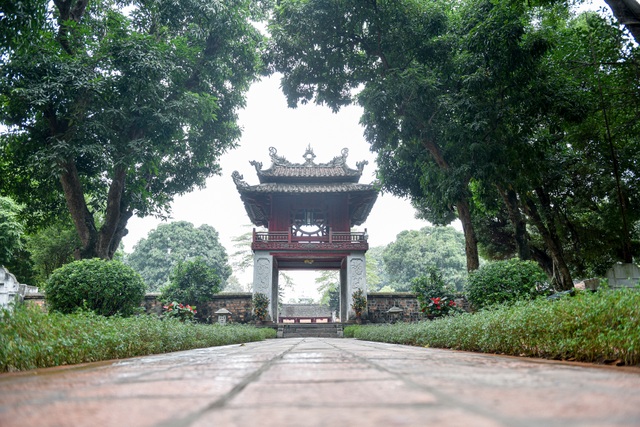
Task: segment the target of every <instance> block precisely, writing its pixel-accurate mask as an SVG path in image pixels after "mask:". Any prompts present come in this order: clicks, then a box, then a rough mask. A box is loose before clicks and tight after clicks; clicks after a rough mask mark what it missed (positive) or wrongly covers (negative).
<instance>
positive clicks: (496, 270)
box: [465, 258, 548, 310]
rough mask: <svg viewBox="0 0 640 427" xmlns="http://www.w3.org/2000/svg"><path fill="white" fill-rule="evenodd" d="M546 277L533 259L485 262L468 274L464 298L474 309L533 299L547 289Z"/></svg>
mask: <svg viewBox="0 0 640 427" xmlns="http://www.w3.org/2000/svg"><path fill="white" fill-rule="evenodd" d="M546 281H547V276H546V274H545V273H544V271H542V269H541V268H540V266H538V264H536V263H535V262H533V261H521V260H519V259H517V258H514V259H510V260H506V261H493V262H489V263H486V264H484V265H482V266H481V267H480V269H478V270H476V271H473V272H471V273H470V274H469V282H468V284H467V286H466V288H465V294H466V296H467V299H468V300H469V302H470V303H471V305H472V307H473V308H474V309H476V310H479V309H482V308H484V307H488V306H491V305H494V304H505V303H510V302H513V301H518V300H527V299H534V298H536V297H537V296H540V295H541V294H542V293H543V292H544V291H545V290H546V289H547V288H548V286H547V285H546Z"/></svg>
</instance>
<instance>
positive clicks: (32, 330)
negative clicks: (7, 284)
mask: <svg viewBox="0 0 640 427" xmlns="http://www.w3.org/2000/svg"><path fill="white" fill-rule="evenodd" d="M275 336H276V331H275V330H273V329H271V328H255V327H253V326H248V325H234V324H231V325H224V326H221V325H203V324H190V323H181V322H180V321H178V320H176V319H164V320H160V319H159V318H157V317H156V316H148V315H144V316H136V317H128V318H122V317H102V316H98V315H95V314H93V313H90V312H80V313H75V314H70V315H63V314H59V313H49V314H47V313H44V312H42V310H41V309H39V308H37V307H29V306H19V307H17V308H16V309H15V310H14V311H12V312H9V311H7V310H2V311H0V372H12V371H23V370H28V369H36V368H46V367H51V366H60V365H71V364H77V363H85V362H96V361H100V360H109V359H121V358H126V357H134V356H142V355H148V354H158V353H167V352H171V351H180V350H189V349H194V348H203V347H212V346H220V345H228V344H238V343H244V342H249V341H260V340H264V339H267V338H275Z"/></svg>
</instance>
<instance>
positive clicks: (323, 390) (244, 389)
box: [0, 338, 640, 427]
mask: <svg viewBox="0 0 640 427" xmlns="http://www.w3.org/2000/svg"><path fill="white" fill-rule="evenodd" d="M337 425H344V426H355V425H358V426H359V425H364V426H427V425H438V426H474V427H475V426H563V427H564V426H580V427H583V426H594V427H595V426H597V427H604V426H640V370H638V369H628V370H627V369H613V368H601V367H592V366H584V365H579V364H568V363H557V362H548V361H542V360H535V359H521V358H513V357H500V356H492V355H483V354H475V353H466V352H455V351H447V350H437V349H428V348H419V347H409V346H399V345H391V344H382V343H372V342H367V341H357V340H352V339H338V338H291V339H279V340H268V341H264V342H258V343H247V344H244V345H233V346H224V347H212V348H207V349H199V350H191V351H184V352H178V353H170V354H163V355H156V356H148V357H139V358H133V359H126V360H120V361H110V362H102V363H95V364H87V365H78V366H73V367H62V368H52V369H43V370H37V371H30V372H26V373H16V374H2V375H0V426H2V427H13V426H16V427H17V426H20V427H31V426H38V427H49V426H50V427H54V426H56V427H58V426H59V427H66V426H73V427H76V426H91V427H110V426H118V427H130V426H131V427H138V426H139V427H144V426H153V427H165V426H166V427H168V426H176V427H182V426H190V427H201V426H207V427H209V426H243V427H250V426H257V427H263V426H265V427H269V426H278V427H281V426H285V427H287V426H296V427H297V426H305V427H306V426H310V427H314V426H337Z"/></svg>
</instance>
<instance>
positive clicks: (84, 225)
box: [60, 161, 98, 259]
mask: <svg viewBox="0 0 640 427" xmlns="http://www.w3.org/2000/svg"><path fill="white" fill-rule="evenodd" d="M60 183H61V184H62V190H63V191H64V197H65V200H66V201H67V208H68V209H69V213H70V214H71V219H72V220H73V224H74V225H75V227H76V231H77V232H78V237H80V243H81V245H82V247H81V248H79V249H78V250H77V251H76V254H75V257H76V259H83V258H93V257H94V256H95V248H96V242H97V239H98V231H97V230H96V225H95V221H94V219H93V215H92V214H91V212H89V208H87V203H86V201H85V199H84V191H83V189H82V183H81V182H80V177H79V176H78V169H77V168H76V164H75V163H74V162H72V161H68V162H66V163H64V164H63V165H62V173H61V175H60Z"/></svg>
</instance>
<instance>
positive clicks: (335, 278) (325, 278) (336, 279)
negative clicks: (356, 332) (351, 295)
mask: <svg viewBox="0 0 640 427" xmlns="http://www.w3.org/2000/svg"><path fill="white" fill-rule="evenodd" d="M315 282H316V285H318V288H317V289H318V293H319V294H320V304H322V305H327V306H329V307H330V308H331V310H335V311H339V310H340V274H339V272H338V271H337V270H322V271H321V272H320V274H319V275H318V277H316V280H315ZM367 284H368V283H367ZM336 298H337V301H338V303H337V307H338V308H335V306H336V304H335V301H334V300H335V299H336Z"/></svg>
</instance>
